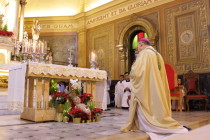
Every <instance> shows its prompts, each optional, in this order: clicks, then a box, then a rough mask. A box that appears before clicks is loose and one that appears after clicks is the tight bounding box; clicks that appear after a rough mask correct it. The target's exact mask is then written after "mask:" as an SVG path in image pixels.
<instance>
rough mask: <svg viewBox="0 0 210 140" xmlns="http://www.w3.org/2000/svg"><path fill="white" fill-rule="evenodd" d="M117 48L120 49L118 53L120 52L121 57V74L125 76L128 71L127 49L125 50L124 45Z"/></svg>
mask: <svg viewBox="0 0 210 140" xmlns="http://www.w3.org/2000/svg"><path fill="white" fill-rule="evenodd" d="M116 47H117V48H118V51H119V54H120V55H119V56H120V70H119V73H120V74H123V73H125V72H126V71H127V63H126V59H127V55H126V49H125V46H123V45H117V46H116Z"/></svg>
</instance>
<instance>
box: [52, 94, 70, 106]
mask: <svg viewBox="0 0 210 140" xmlns="http://www.w3.org/2000/svg"><path fill="white" fill-rule="evenodd" d="M67 99H68V94H66V93H63V92H56V93H54V94H53V95H52V102H53V104H54V107H57V106H58V104H64V103H65V102H66V100H67Z"/></svg>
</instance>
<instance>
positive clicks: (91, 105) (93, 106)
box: [88, 101, 95, 110]
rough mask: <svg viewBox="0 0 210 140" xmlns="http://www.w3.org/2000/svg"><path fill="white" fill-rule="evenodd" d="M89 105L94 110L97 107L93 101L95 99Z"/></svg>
mask: <svg viewBox="0 0 210 140" xmlns="http://www.w3.org/2000/svg"><path fill="white" fill-rule="evenodd" d="M88 107H89V108H90V110H93V109H94V108H95V104H94V103H93V101H90V102H88Z"/></svg>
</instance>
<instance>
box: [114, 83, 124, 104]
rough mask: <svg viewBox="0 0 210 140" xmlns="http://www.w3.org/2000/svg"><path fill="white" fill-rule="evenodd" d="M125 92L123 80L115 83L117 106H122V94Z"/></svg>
mask: <svg viewBox="0 0 210 140" xmlns="http://www.w3.org/2000/svg"><path fill="white" fill-rule="evenodd" d="M123 93H124V84H123V81H118V82H117V84H116V85H115V106H116V107H121V105H122V95H123Z"/></svg>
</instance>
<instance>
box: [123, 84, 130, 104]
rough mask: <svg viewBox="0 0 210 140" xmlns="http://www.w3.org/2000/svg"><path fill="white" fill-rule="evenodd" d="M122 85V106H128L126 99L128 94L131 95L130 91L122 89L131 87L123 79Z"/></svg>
mask: <svg viewBox="0 0 210 140" xmlns="http://www.w3.org/2000/svg"><path fill="white" fill-rule="evenodd" d="M123 86H124V88H123V95H122V107H129V106H128V102H127V100H128V96H129V95H131V92H130V91H125V92H124V90H125V89H126V88H129V89H131V83H130V82H126V81H123Z"/></svg>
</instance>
